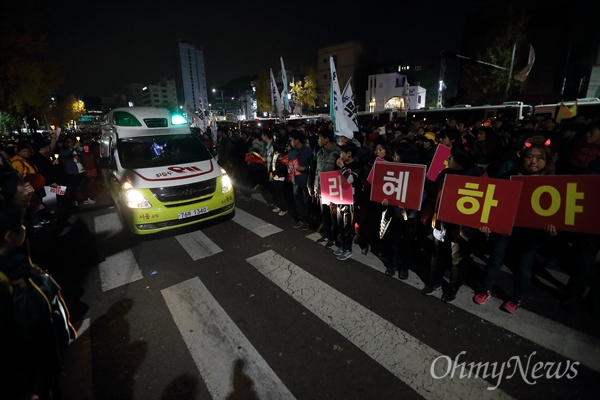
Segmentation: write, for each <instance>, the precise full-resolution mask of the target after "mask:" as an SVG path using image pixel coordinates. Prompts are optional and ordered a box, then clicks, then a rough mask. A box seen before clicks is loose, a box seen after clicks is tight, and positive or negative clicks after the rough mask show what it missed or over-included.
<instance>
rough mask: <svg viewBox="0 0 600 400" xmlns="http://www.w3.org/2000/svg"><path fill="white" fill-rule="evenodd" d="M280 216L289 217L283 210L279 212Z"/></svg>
mask: <svg viewBox="0 0 600 400" xmlns="http://www.w3.org/2000/svg"><path fill="white" fill-rule="evenodd" d="M277 215H279V216H280V217H283V216H284V215H287V211H285V210H283V211H279V214H277Z"/></svg>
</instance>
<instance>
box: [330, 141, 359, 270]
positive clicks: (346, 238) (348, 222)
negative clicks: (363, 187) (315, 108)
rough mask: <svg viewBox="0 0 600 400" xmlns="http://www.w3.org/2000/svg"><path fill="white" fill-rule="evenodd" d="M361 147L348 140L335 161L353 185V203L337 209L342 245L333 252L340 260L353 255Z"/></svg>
mask: <svg viewBox="0 0 600 400" xmlns="http://www.w3.org/2000/svg"><path fill="white" fill-rule="evenodd" d="M358 151H359V147H358V146H356V145H355V144H354V143H351V142H348V143H346V144H345V145H343V146H342V147H341V148H340V157H339V158H338V159H337V161H336V162H335V165H336V167H335V169H336V170H341V171H342V179H344V180H345V181H346V182H348V183H349V184H350V185H352V197H353V199H354V202H353V204H338V205H337V209H336V215H337V226H338V229H339V236H340V242H341V243H340V245H339V247H335V248H334V250H333V254H334V255H336V256H337V259H338V260H340V261H344V260H347V259H348V258H350V257H352V242H353V239H354V204H355V203H356V189H357V187H358V183H359V179H358V172H359V171H360V164H359V162H358V161H357V160H355V159H354V157H355V156H357V155H358Z"/></svg>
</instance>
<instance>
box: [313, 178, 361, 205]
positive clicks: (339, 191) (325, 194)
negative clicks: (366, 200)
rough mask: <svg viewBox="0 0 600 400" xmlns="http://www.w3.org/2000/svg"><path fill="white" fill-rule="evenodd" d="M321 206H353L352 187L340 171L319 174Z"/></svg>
mask: <svg viewBox="0 0 600 400" xmlns="http://www.w3.org/2000/svg"><path fill="white" fill-rule="evenodd" d="M319 179H320V180H321V197H322V203H323V204H329V203H333V204H354V198H353V195H352V185H351V184H349V183H348V181H347V180H346V178H344V177H343V176H342V171H328V172H321V173H320V174H319Z"/></svg>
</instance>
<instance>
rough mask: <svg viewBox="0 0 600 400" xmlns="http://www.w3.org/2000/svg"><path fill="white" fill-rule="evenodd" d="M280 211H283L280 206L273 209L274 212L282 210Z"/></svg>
mask: <svg viewBox="0 0 600 400" xmlns="http://www.w3.org/2000/svg"><path fill="white" fill-rule="evenodd" d="M280 211H281V208H279V207H275V208H274V209H273V212H274V213H278V212H280Z"/></svg>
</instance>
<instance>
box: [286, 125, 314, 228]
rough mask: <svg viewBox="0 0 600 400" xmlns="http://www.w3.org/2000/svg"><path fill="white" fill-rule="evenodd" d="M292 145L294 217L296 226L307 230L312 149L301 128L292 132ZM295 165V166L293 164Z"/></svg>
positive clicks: (290, 159) (289, 166)
mask: <svg viewBox="0 0 600 400" xmlns="http://www.w3.org/2000/svg"><path fill="white" fill-rule="evenodd" d="M289 136H290V145H291V147H292V149H293V150H294V151H293V152H292V151H290V155H289V163H288V171H290V175H291V178H292V188H293V193H294V207H295V210H294V211H295V212H294V214H295V215H294V217H295V218H296V225H294V228H302V229H303V230H307V229H308V228H309V225H308V217H309V216H308V212H309V208H310V195H309V193H308V176H309V173H310V165H311V162H312V151H311V149H310V148H309V147H308V146H306V145H305V144H304V141H305V140H306V137H305V136H304V134H303V133H302V132H301V131H299V130H293V131H291V132H290V135H289ZM292 165H293V166H292Z"/></svg>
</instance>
